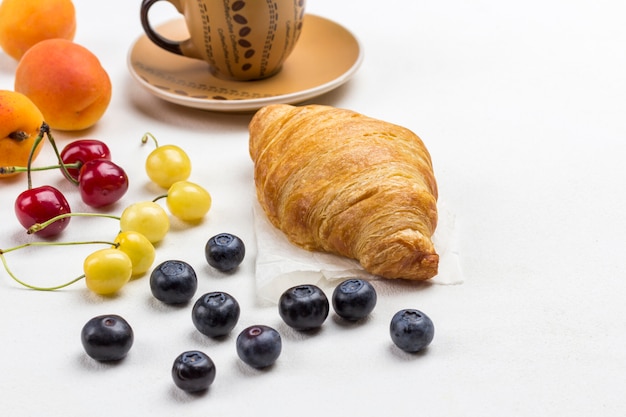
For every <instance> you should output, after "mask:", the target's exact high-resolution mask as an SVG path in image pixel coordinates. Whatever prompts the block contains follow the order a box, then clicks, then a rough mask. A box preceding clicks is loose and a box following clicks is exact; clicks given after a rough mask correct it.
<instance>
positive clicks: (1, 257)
mask: <svg viewBox="0 0 626 417" xmlns="http://www.w3.org/2000/svg"><path fill="white" fill-rule="evenodd" d="M88 244H104V245H112V246H115V247H119V243H112V242H106V241H100V240H94V241H87V242H29V243H24V244H22V245H18V246H14V247H12V248H9V249H0V261H2V265H3V266H4V269H5V271H7V274H9V276H10V277H11V278H12V279H13V280H14V281H15V282H17V283H18V284H20V285H22V286H24V287H26V288H30V289H31V290H37V291H54V290H58V289H61V288H65V287H68V286H70V285H72V284H74V283H75V282H78V281H80V280H81V279H83V278H85V274H82V275H81V276H79V277H76V278H74V279H72V280H71V281H69V282H66V283H65V284H61V285H55V286H54V287H38V286H36V285H31V284H28V283H26V282H24V281H22V280H21V279H19V278H18V277H17V276H16V275H15V274H14V273H13V271H12V270H11V268H9V264H8V262H7V260H6V257H5V256H4V254H5V253H9V252H13V251H16V250H19V249H23V248H26V247H29V246H53V245H54V246H69V245H88Z"/></svg>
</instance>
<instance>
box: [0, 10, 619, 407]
mask: <svg viewBox="0 0 626 417" xmlns="http://www.w3.org/2000/svg"><path fill="white" fill-rule="evenodd" d="M75 5H76V9H77V18H78V30H77V33H76V38H75V41H76V42H77V43H80V44H82V45H84V46H86V47H87V48H89V49H90V50H91V51H92V52H94V53H95V54H96V55H97V56H98V57H99V58H100V60H101V62H102V64H103V66H104V67H105V68H106V70H107V71H108V73H109V75H110V77H111V79H112V82H113V98H112V101H111V104H110V107H109V108H108V111H107V113H106V114H105V116H104V117H103V118H102V120H101V121H100V122H99V123H98V124H97V125H96V126H95V127H94V128H92V129H90V130H88V131H85V132H77V133H64V132H53V133H54V135H55V138H56V139H57V141H58V142H59V145H60V146H63V145H64V144H65V143H67V142H69V141H70V140H72V139H75V138H84V137H95V138H98V139H102V140H105V141H106V142H107V143H108V144H109V146H110V148H111V150H112V152H113V158H114V160H115V161H116V162H118V163H119V164H120V165H122V166H123V167H124V168H125V169H126V170H127V172H128V174H129V176H130V179H131V188H130V191H129V193H128V194H127V195H126V196H125V197H124V199H123V200H122V201H121V202H119V204H117V205H115V206H114V207H111V208H110V209H109V211H110V212H111V213H116V214H119V213H120V212H121V210H122V209H123V208H124V207H125V206H126V205H128V204H130V203H132V202H135V201H141V200H146V199H151V198H152V197H153V196H155V195H156V193H158V192H159V190H157V189H155V188H154V186H152V185H150V184H149V182H148V179H147V177H146V175H145V173H144V171H143V161H144V159H145V156H146V155H147V154H148V152H149V150H150V148H149V147H147V146H143V147H142V146H141V145H140V138H141V136H142V134H143V133H144V132H146V131H150V132H152V133H153V134H154V135H156V136H157V138H158V139H159V140H160V142H161V143H162V144H165V143H176V144H178V145H179V146H181V147H183V148H184V149H186V150H187V151H188V152H189V154H190V155H191V157H192V160H193V172H192V176H191V178H190V180H193V181H195V182H198V183H200V184H202V185H203V186H205V187H206V188H207V189H208V190H209V191H210V192H211V194H212V196H213V200H214V204H213V207H212V209H211V212H210V213H209V215H208V217H207V219H206V220H205V221H204V222H203V223H202V224H201V225H200V226H197V227H194V228H188V227H184V226H183V225H180V224H177V223H174V224H173V230H172V231H171V232H170V234H169V235H168V236H167V238H166V239H165V241H164V242H163V243H162V244H161V245H160V246H159V247H158V248H157V262H161V261H163V260H166V259H172V258H179V259H183V260H186V261H187V262H189V263H190V264H192V265H193V266H194V267H195V268H196V271H197V272H198V275H199V278H200V284H199V289H198V295H200V294H202V293H204V292H208V291H214V290H221V291H227V292H230V293H231V294H233V295H234V296H235V297H236V298H237V299H238V300H239V303H240V304H241V308H242V315H241V319H240V322H239V324H238V326H237V327H236V329H235V330H234V331H233V334H232V335H231V336H229V337H227V338H225V339H224V340H219V341H214V340H209V339H207V338H204V337H201V335H199V334H198V333H197V332H196V331H195V329H194V328H193V325H192V323H191V319H190V305H189V306H186V307H182V308H180V307H179V308H172V307H167V306H164V305H162V304H160V303H159V302H157V301H155V300H154V299H153V298H152V296H151V294H150V291H149V287H148V278H147V277H143V278H140V279H138V280H135V281H132V282H131V283H130V284H129V285H128V286H127V287H125V288H124V290H123V291H122V292H121V294H120V295H119V296H118V297H115V298H113V299H103V298H100V297H97V296H95V295H92V294H90V293H89V292H88V291H87V290H86V289H85V288H84V285H83V284H82V283H78V284H75V285H74V286H72V287H70V288H68V289H66V290H62V291H59V292H56V293H45V292H36V291H30V290H25V289H22V288H21V287H19V286H18V285H17V284H15V283H14V282H13V281H11V280H10V278H9V277H8V275H6V274H5V273H4V271H2V270H0V305H1V306H2V311H3V317H2V319H0V334H1V337H2V339H1V342H0V398H1V400H0V404H1V406H0V407H1V408H2V413H3V415H11V416H34V415H67V416H76V415H81V414H83V415H91V416H104V415H122V416H124V415H155V416H172V415H188V416H192V415H213V416H231V415H232V416H245V415H259V414H262V415H265V414H267V415H276V416H283V415H284V416H287V415H302V416H305V415H307V416H308V415H311V416H312V415H329V416H337V415H347V416H359V415H363V416H374V415H377V416H379V415H387V416H414V415H425V416H489V415H506V416H540V415H541V416H554V415H563V416H565V415H567V416H588V415H597V416H621V415H624V412H625V411H626V399H625V398H624V387H625V386H626V350H625V348H624V345H625V341H626V336H625V330H626V314H625V313H626V307H624V294H626V279H625V275H626V267H625V266H624V262H623V259H624V256H623V255H624V249H625V247H626V244H625V242H624V240H625V238H624V237H625V236H626V222H624V221H623V217H624V212H625V210H626V195H625V192H624V190H625V188H626V178H625V175H624V173H625V170H624V168H623V160H624V156H625V155H626V145H625V143H626V141H625V139H626V123H625V120H624V110H625V108H626V106H625V105H626V82H625V79H626V77H625V74H626V46H625V45H626V28H625V27H624V16H625V15H626V6H625V5H624V2H622V1H619V0H612V1H610V0H593V1H591V0H586V1H585V0H568V1H565V0H541V1H537V0H529V1H525V2H511V1H501V0H500V1H495V0H479V1H471V2H468V1H458V0H448V1H422V0H418V1H399V0H387V1H384V2H381V1H376V2H374V1H364V0H361V1H355V0H343V1H333V0H317V1H310V2H309V5H308V12H309V13H312V14H317V15H321V16H324V17H327V18H330V19H332V20H334V21H336V22H338V23H340V24H341V25H343V26H345V27H346V28H348V29H349V30H350V31H352V32H353V33H354V34H355V35H356V36H357V37H358V39H359V40H360V42H361V43H362V45H363V48H364V50H365V59H364V61H363V65H362V67H361V69H360V70H359V71H358V73H357V74H356V76H355V77H354V79H353V80H352V81H350V82H349V83H348V84H346V85H345V86H343V87H341V88H339V89H338V90H336V91H334V92H331V93H329V94H326V95H324V96H322V97H319V98H317V99H314V100H311V101H310V102H314V103H320V104H329V105H333V106H337V107H345V108H350V109H353V110H356V111H359V112H362V113H364V114H367V115H369V116H373V117H376V118H380V119H384V120H387V121H390V122H394V123H397V124H400V125H403V126H406V127H408V128H410V129H411V130H413V131H415V132H416V133H417V134H418V135H420V137H422V139H423V140H424V141H425V142H426V144H427V146H428V147H429V149H430V151H431V154H432V157H433V161H434V166H435V171H436V176H437V179H438V183H439V187H440V197H441V201H442V202H443V201H445V204H446V205H447V207H448V208H449V209H450V210H451V211H453V212H454V213H455V215H456V228H457V229H456V230H457V235H458V239H459V242H458V249H459V253H460V262H461V267H462V270H463V274H464V277H465V282H464V283H463V284H461V285H457V286H443V285H431V286H429V285H409V284H406V283H399V282H394V283H387V282H379V281H377V282H375V284H376V288H377V290H378V293H379V302H378V305H377V308H376V310H375V311H374V313H373V314H372V315H371V317H370V318H369V319H368V320H366V321H365V322H363V323H359V324H357V325H346V324H345V323H343V322H342V321H341V320H338V319H336V317H335V316H334V315H333V314H331V316H330V317H329V319H328V320H327V322H326V323H325V324H324V326H323V327H322V329H321V330H320V331H319V332H317V333H313V334H300V333H298V332H295V331H292V330H290V329H289V328H287V327H286V326H285V325H284V324H282V322H281V320H280V317H279V316H278V314H277V311H276V308H275V307H274V306H266V305H260V304H259V303H258V302H257V301H256V296H255V286H254V262H255V251H256V242H255V236H254V230H253V224H252V202H253V198H254V191H253V182H252V163H251V161H250V159H249V156H248V153H247V139H248V137H247V123H248V121H249V120H250V117H251V115H250V114H222V113H214V112H205V111H199V110H193V109H187V108H183V107H179V106H176V105H173V104H169V103H166V102H164V101H161V100H160V99H157V98H155V97H153V96H152V95H150V94H149V93H148V92H147V91H145V90H144V89H143V88H142V87H140V86H139V85H137V84H136V83H135V81H134V80H133V79H131V77H130V75H129V72H128V69H127V66H126V57H127V53H128V50H129V48H130V46H131V44H132V42H133V41H134V40H135V39H136V38H137V37H139V36H140V35H141V34H142V29H141V27H140V24H139V1H129V0H109V1H93V0H76V1H75ZM155 10H157V11H156V12H155V13H154V14H155V16H157V18H155V19H156V20H158V19H161V20H168V19H170V18H174V17H176V12H175V11H174V9H173V8H172V7H168V6H165V7H160V8H155ZM51 18H54V17H53V16H52V17H51ZM15 68H16V62H15V61H13V60H12V59H11V58H9V57H8V56H7V55H5V54H0V88H2V89H12V85H13V72H14V70H15ZM42 71H45V68H42ZM46 162H50V163H52V162H54V157H53V155H52V153H51V149H50V147H47V148H46V149H45V150H44V152H43V153H42V155H41V157H40V159H38V160H37V164H42V165H43V164H45V163H46ZM34 181H35V184H36V185H37V184H38V185H42V184H44V183H49V184H51V185H55V186H57V187H59V188H61V189H62V190H63V191H64V192H65V193H66V195H67V197H68V200H69V201H70V204H71V205H72V208H73V211H85V210H87V207H85V206H84V205H82V204H81V203H80V198H79V196H78V194H77V192H76V191H75V190H73V189H72V186H70V185H69V184H67V183H65V182H63V180H62V178H61V177H60V175H59V174H58V173H52V172H50V173H37V174H36V175H35V176H34ZM24 187H25V178H24V177H21V179H19V180H15V181H5V182H3V183H1V184H0V195H1V196H2V197H1V201H2V204H1V205H0V210H1V214H0V218H1V219H2V221H1V224H0V247H1V248H7V247H10V246H13V245H16V244H18V243H21V242H25V241H27V240H28V239H29V238H27V237H26V236H25V235H24V233H23V230H22V229H21V227H20V226H19V224H18V223H17V221H16V220H15V216H14V214H13V208H12V202H13V201H14V199H15V197H16V196H17V194H18V193H19V192H20V191H21V190H22V189H24ZM116 227H117V225H116V224H115V221H113V220H110V219H81V218H75V219H73V220H72V222H71V224H70V227H69V228H68V229H67V230H66V232H65V233H64V234H63V236H62V237H61V238H60V239H61V240H83V239H88V240H92V239H112V238H113V236H114V235H115V233H116V230H117V229H116ZM223 231H228V232H232V233H235V234H238V235H239V236H240V237H242V239H244V241H245V242H246V244H247V249H248V253H247V257H246V259H245V261H244V263H243V264H242V265H241V267H240V268H239V270H238V271H237V272H236V273H235V274H233V275H223V274H219V273H216V272H215V271H214V270H212V269H211V268H210V267H209V266H208V265H207V264H206V262H205V260H204V254H203V248H204V243H205V242H206V240H207V239H208V238H209V237H210V236H212V235H214V234H216V233H218V232H223ZM92 250H95V248H93V247H82V246H81V247H73V248H67V247H64V248H56V249H55V248H49V249H42V248H36V249H33V250H24V251H21V252H15V253H12V254H9V255H7V259H8V262H9V263H10V265H11V266H12V268H13V269H14V271H15V272H16V274H18V275H20V276H21V277H22V278H24V279H28V280H29V281H31V282H33V283H36V284H50V285H52V284H56V283H60V282H64V281H66V280H69V279H70V278H72V277H74V276H77V275H79V274H80V273H81V265H82V260H83V258H84V257H85V256H86V254H88V253H90V252H91V251H92ZM405 307H413V308H419V309H421V310H423V311H424V312H426V313H427V314H428V315H430V317H431V318H432V319H433V321H434V323H435V326H436V334H435V339H434V341H433V343H432V345H431V346H430V347H429V348H428V349H427V351H426V352H424V353H422V354H418V355H409V354H405V353H403V352H401V351H399V350H398V349H396V348H395V347H394V346H393V345H392V343H391V340H390V338H389V335H388V323H389V320H390V318H391V316H392V315H393V313H395V312H396V311H397V310H399V309H401V308H405ZM102 313H117V314H121V315H123V316H124V317H126V319H127V320H128V321H129V322H130V323H131V325H132V326H133V328H134V330H135V344H134V346H133V348H132V350H131V352H130V353H129V355H128V357H127V358H126V359H125V360H124V361H122V362H121V363H119V364H116V365H103V364H98V363H95V362H94V361H92V360H91V359H89V358H88V357H87V356H86V355H85V353H84V352H83V350H82V347H81V344H80V329H81V327H82V325H83V324H84V323H85V322H86V321H87V320H88V319H89V318H91V317H92V316H95V315H97V314H102ZM254 323H264V324H268V325H272V326H274V327H276V328H277V329H278V330H279V331H280V332H281V333H282V335H283V353H282V356H281V357H280V358H279V360H278V362H277V363H276V364H275V366H274V367H272V368H271V369H269V370H267V371H264V372H263V371H262V372H260V371H255V370H252V369H251V368H248V367H247V366H245V365H243V364H242V363H241V362H240V361H239V359H238V358H237V356H236V353H235V347H234V342H235V338H236V334H237V333H238V331H240V330H242V329H243V328H244V327H246V326H248V325H250V324H254ZM188 349H201V350H204V351H205V352H206V353H208V354H209V355H210V356H211V357H212V358H213V360H214V361H215V362H216V365H217V378H216V380H215V383H214V385H213V386H212V387H211V388H210V389H209V391H208V392H207V393H206V394H205V395H201V396H190V395H187V394H185V393H183V392H181V391H179V390H178V389H177V388H175V387H174V385H173V383H172V380H171V377H170V368H171V363H172V361H173V360H174V358H175V357H176V356H177V355H178V354H179V353H181V352H182V351H183V350H188Z"/></svg>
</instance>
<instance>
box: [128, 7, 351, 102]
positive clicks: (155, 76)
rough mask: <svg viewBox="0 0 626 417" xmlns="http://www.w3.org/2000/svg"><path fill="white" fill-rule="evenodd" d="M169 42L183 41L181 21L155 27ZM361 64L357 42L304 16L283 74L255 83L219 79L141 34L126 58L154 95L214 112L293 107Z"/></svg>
mask: <svg viewBox="0 0 626 417" xmlns="http://www.w3.org/2000/svg"><path fill="white" fill-rule="evenodd" d="M157 31H158V32H159V33H160V34H162V35H164V36H166V37H168V38H170V39H175V40H178V39H184V38H186V36H187V28H186V27H185V23H184V21H183V20H182V19H177V20H173V21H170V22H167V23H165V24H163V25H162V26H159V27H157ZM362 60H363V53H362V49H361V47H360V45H359V42H358V41H357V39H356V38H355V37H354V36H353V35H352V34H351V33H350V32H349V31H348V30H346V29H345V28H343V27H342V26H340V25H338V24H337V23H335V22H332V21H330V20H328V19H325V18H322V17H319V16H314V15H306V16H305V19H304V26H303V30H302V34H301V35H300V39H299V40H298V43H297V44H296V47H295V49H294V51H293V52H292V54H291V55H290V56H289V58H288V59H287V61H286V62H285V64H284V65H283V68H282V69H281V71H280V72H279V73H278V74H276V75H274V76H273V77H270V78H267V79H264V80H259V81H231V80H225V79H221V78H217V77H215V76H214V75H212V74H211V73H210V72H209V66H208V64H206V63H205V62H203V61H200V60H196V59H191V58H186V57H183V56H180V55H176V54H173V53H170V52H167V51H165V50H163V49H161V48H159V47H158V46H156V45H154V44H153V43H152V42H150V40H148V38H147V37H146V36H145V35H144V36H141V37H140V38H139V39H137V41H136V42H135V43H134V44H133V46H132V47H131V49H130V52H129V54H128V67H129V69H130V73H131V75H132V76H133V77H134V78H135V79H136V80H137V81H138V82H139V83H140V84H141V85H142V86H144V87H145V88H147V89H148V91H150V92H151V93H152V94H154V95H156V96H157V97H160V98H162V99H164V100H167V101H170V102H172V103H176V104H180V105H182V106H187V107H194V108H199V109H205V110H217V111H253V110H257V109H259V108H261V107H263V106H265V105H268V104H274V103H285V104H295V103H298V102H302V101H304V100H307V99H310V98H313V97H316V96H319V95H321V94H324V93H326V92H328V91H331V90H333V89H335V88H337V87H339V86H340V85H342V84H343V83H345V82H346V81H348V80H349V79H350V78H351V77H352V75H354V73H355V72H356V71H357V69H358V68H359V66H360V65H361V61H362Z"/></svg>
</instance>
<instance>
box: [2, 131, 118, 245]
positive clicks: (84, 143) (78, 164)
mask: <svg viewBox="0 0 626 417" xmlns="http://www.w3.org/2000/svg"><path fill="white" fill-rule="evenodd" d="M45 137H47V138H48V140H49V142H50V144H51V145H52V148H53V149H54V152H55V154H56V155H57V159H58V161H59V164H58V165H55V166H47V167H42V168H34V167H32V165H31V164H32V159H33V155H34V151H35V149H36V148H37V146H39V145H40V143H41V141H42V140H43V139H44V138H45ZM57 168H59V169H60V170H61V172H62V173H63V175H64V176H65V178H67V179H68V180H69V181H70V182H71V183H72V184H75V185H76V186H78V189H79V192H80V196H81V199H82V200H83V202H85V204H87V205H89V206H90V207H94V208H100V207H104V206H108V205H110V204H113V203H115V202H116V201H118V200H119V199H120V198H122V196H124V194H125V193H126V191H127V190H128V176H127V175H126V172H125V171H124V169H123V168H122V167H120V166H119V165H117V164H115V163H114V162H112V161H111V152H110V150H109V148H108V146H107V145H106V144H105V143H104V142H102V141H99V140H95V139H81V140H77V141H74V142H71V143H70V144H68V145H67V146H66V147H65V148H64V149H63V150H62V152H60V153H59V151H58V148H57V146H56V143H55V141H54V138H53V137H52V135H51V133H50V127H49V126H48V125H47V124H46V123H45V122H44V123H43V124H42V126H41V128H40V131H39V135H38V136H37V138H36V139H35V142H34V144H33V148H32V150H31V153H30V155H29V159H28V165H27V166H26V167H4V168H0V174H2V173H11V172H17V171H26V173H27V176H28V188H27V189H26V190H25V191H23V192H22V193H20V195H19V196H18V197H17V199H16V200H15V206H14V207H15V214H16V217H17V219H18V221H19V222H20V224H21V225H22V226H24V228H26V229H29V228H30V227H31V226H33V225H34V224H37V223H43V222H46V221H48V220H50V219H52V218H55V217H57V216H60V215H64V214H68V213H71V209H70V205H69V203H68V201H67V199H66V198H65V196H64V195H63V193H61V191H59V190H58V189H57V188H55V187H53V186H51V185H42V186H38V187H33V184H32V177H31V173H32V172H33V171H42V170H47V169H57ZM69 220H70V217H65V218H61V219H59V220H58V221H55V222H54V223H52V224H50V225H49V226H48V227H46V228H43V229H41V230H39V231H38V232H37V235H38V236H40V237H51V236H55V235H58V234H59V233H61V231H63V230H64V229H65V228H66V227H67V225H68V224H69Z"/></svg>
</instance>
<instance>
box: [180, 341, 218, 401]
mask: <svg viewBox="0 0 626 417" xmlns="http://www.w3.org/2000/svg"><path fill="white" fill-rule="evenodd" d="M172 379H173V380H174V384H176V386H177V387H178V388H180V389H182V390H183V391H187V392H198V391H204V390H206V389H207V388H209V386H210V385H211V384H212V383H213V381H214V380H215V364H214V363H213V361H212V360H211V358H210V357H209V356H207V355H206V354H205V353H203V352H200V351H197V350H190V351H187V352H183V353H181V354H180V355H178V357H177V358H176V359H175V360H174V365H172Z"/></svg>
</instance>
